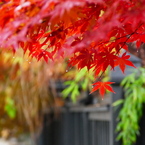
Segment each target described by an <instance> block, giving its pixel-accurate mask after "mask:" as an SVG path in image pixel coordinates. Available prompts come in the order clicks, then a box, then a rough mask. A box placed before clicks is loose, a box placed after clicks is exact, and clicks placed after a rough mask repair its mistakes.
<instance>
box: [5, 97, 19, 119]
mask: <svg viewBox="0 0 145 145" xmlns="http://www.w3.org/2000/svg"><path fill="white" fill-rule="evenodd" d="M5 111H6V112H7V114H8V115H9V117H10V118H11V119H13V118H15V117H16V107H15V103H14V100H13V99H12V98H10V97H7V98H6V104H5Z"/></svg>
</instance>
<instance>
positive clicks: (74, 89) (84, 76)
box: [62, 68, 94, 102]
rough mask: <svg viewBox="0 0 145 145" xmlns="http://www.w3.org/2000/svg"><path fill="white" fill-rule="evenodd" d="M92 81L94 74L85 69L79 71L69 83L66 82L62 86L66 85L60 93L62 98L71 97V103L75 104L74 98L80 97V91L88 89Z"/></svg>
mask: <svg viewBox="0 0 145 145" xmlns="http://www.w3.org/2000/svg"><path fill="white" fill-rule="evenodd" d="M93 80H94V74H93V72H92V71H89V72H88V70H87V68H83V69H81V70H80V71H79V72H77V73H76V75H75V74H74V78H73V79H72V80H70V81H66V82H65V83H64V84H65V85H68V87H66V89H64V90H63V91H62V94H63V97H64V98H66V97H69V96H70V97H71V99H72V101H73V102H76V98H77V97H78V96H79V95H80V93H81V91H80V88H82V90H87V89H89V88H90V87H89V84H91V83H92V82H93Z"/></svg>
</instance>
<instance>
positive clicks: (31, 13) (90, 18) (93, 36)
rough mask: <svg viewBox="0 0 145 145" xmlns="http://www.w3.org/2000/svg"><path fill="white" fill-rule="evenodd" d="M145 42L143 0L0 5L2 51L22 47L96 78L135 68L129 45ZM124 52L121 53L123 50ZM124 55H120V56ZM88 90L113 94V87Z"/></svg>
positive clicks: (16, 0)
mask: <svg viewBox="0 0 145 145" xmlns="http://www.w3.org/2000/svg"><path fill="white" fill-rule="evenodd" d="M131 42H134V43H135V44H136V46H137V48H139V47H140V45H141V44H142V43H143V42H145V0H10V1H9V0H1V2H0V47H1V49H3V50H4V49H9V50H13V51H14V52H15V51H16V50H17V49H18V48H19V47H21V48H22V49H23V50H24V53H25V52H26V51H27V52H29V55H30V56H31V57H35V58H36V59H38V60H40V59H44V60H45V61H46V62H47V61H49V59H51V60H55V59H59V58H60V57H63V58H65V57H68V58H69V66H75V65H76V66H77V67H78V69H82V68H83V67H87V68H88V70H89V69H91V68H94V72H95V75H96V77H98V76H99V75H100V74H101V73H102V72H105V70H106V69H107V68H108V67H110V69H114V68H115V67H116V66H119V67H120V69H121V70H122V72H123V73H124V70H125V66H126V65H129V66H133V67H134V65H133V64H132V63H131V62H130V61H129V60H128V59H129V57H130V56H129V55H127V52H128V45H127V44H128V43H131ZM122 50H124V51H122ZM121 52H122V53H121ZM98 81H99V82H97V83H95V84H94V86H95V87H94V88H93V90H92V91H95V90H97V89H100V94H101V95H104V92H105V89H108V90H109V91H111V92H113V90H112V88H111V87H110V86H109V85H110V84H111V82H105V83H103V82H100V80H98Z"/></svg>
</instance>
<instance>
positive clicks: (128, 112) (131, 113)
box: [114, 68, 145, 145]
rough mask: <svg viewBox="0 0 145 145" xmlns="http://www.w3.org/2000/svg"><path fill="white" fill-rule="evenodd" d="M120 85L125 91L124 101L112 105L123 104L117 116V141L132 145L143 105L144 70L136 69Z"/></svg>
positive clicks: (124, 144)
mask: <svg viewBox="0 0 145 145" xmlns="http://www.w3.org/2000/svg"><path fill="white" fill-rule="evenodd" d="M121 85H122V86H123V87H124V90H125V99H124V100H121V101H120V100H119V101H117V102H115V104H114V105H119V104H121V103H123V106H122V109H121V111H120V113H119V116H118V119H119V123H118V125H117V128H116V130H117V132H119V134H118V137H117V139H118V140H122V145H132V144H133V143H135V142H136V139H137V136H138V135H139V129H140V127H139V121H140V118H141V116H142V113H143V104H144V103H145V88H144V87H145V68H138V70H136V71H135V72H134V73H132V74H131V75H129V76H127V77H125V78H124V80H123V81H122V83H121Z"/></svg>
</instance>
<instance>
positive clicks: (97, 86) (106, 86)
mask: <svg viewBox="0 0 145 145" xmlns="http://www.w3.org/2000/svg"><path fill="white" fill-rule="evenodd" d="M113 83H114V82H100V81H99V82H96V83H94V84H93V86H94V88H93V89H92V91H91V93H93V92H95V91H96V90H99V93H100V95H101V96H102V98H103V96H104V94H105V92H106V90H108V91H110V92H113V93H115V92H114V91H113V89H112V87H111V86H110V85H111V84H113Z"/></svg>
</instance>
